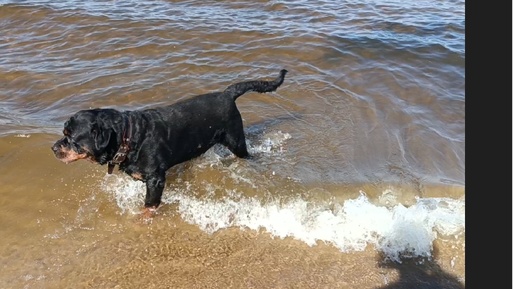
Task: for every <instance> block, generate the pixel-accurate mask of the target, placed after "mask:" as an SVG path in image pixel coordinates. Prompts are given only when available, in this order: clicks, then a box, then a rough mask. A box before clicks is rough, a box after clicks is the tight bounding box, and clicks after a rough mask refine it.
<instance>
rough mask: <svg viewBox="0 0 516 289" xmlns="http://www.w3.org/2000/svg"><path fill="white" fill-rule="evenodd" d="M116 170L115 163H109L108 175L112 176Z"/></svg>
mask: <svg viewBox="0 0 516 289" xmlns="http://www.w3.org/2000/svg"><path fill="white" fill-rule="evenodd" d="M114 168H115V165H114V164H113V163H108V165H107V173H108V174H112V173H113V169H114Z"/></svg>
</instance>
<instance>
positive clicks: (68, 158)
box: [54, 147, 88, 164]
mask: <svg viewBox="0 0 516 289" xmlns="http://www.w3.org/2000/svg"><path fill="white" fill-rule="evenodd" d="M54 154H55V156H56V158H57V159H58V160H60V161H62V162H63V163H65V164H68V163H71V162H74V161H77V160H82V159H86V158H88V154H87V153H85V152H84V153H77V152H76V151H74V150H71V149H69V148H65V147H60V148H59V149H57V150H56V151H55V152H54Z"/></svg>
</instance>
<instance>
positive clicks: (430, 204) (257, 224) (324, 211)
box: [105, 175, 465, 261]
mask: <svg viewBox="0 0 516 289" xmlns="http://www.w3.org/2000/svg"><path fill="white" fill-rule="evenodd" d="M107 179H109V181H107V182H106V186H105V188H106V189H107V190H108V191H109V192H110V193H112V194H113V196H114V198H115V199H116V202H117V204H118V206H119V207H120V209H121V212H122V213H124V212H130V213H137V212H138V210H139V209H140V208H141V206H142V202H143V197H144V194H145V186H144V185H143V183H142V182H135V181H132V180H130V179H129V178H127V177H121V176H114V175H113V176H109V177H108V178H107ZM163 202H164V203H165V204H171V203H174V204H176V205H177V210H178V213H179V214H180V215H181V217H182V218H183V219H184V220H185V221H186V222H188V223H191V224H195V225H197V226H199V228H201V229H202V230H203V231H205V232H207V233H213V232H216V231H218V230H222V229H225V228H229V227H240V228H242V229H250V230H257V231H260V230H264V231H266V232H268V233H270V234H271V236H274V237H279V238H286V237H292V238H295V239H298V240H301V241H303V242H305V243H306V244H308V245H310V246H313V245H316V244H317V243H318V242H324V243H327V244H331V245H333V246H335V247H337V248H339V249H340V250H341V251H343V252H348V251H362V250H364V249H365V247H366V246H367V245H368V244H371V245H373V246H375V247H376V248H377V249H378V250H379V251H382V252H383V253H384V254H385V255H386V256H387V257H388V258H390V259H392V260H395V261H399V260H400V257H430V256H431V252H432V243H433V241H434V240H435V239H436V238H437V237H438V236H457V235H460V234H463V233H464V231H465V204H464V201H463V200H455V199H450V198H420V199H418V200H417V201H416V203H415V204H414V205H412V206H410V207H405V206H403V205H401V204H397V205H395V206H391V207H386V206H380V205H375V204H373V202H371V200H369V199H368V198H367V196H366V195H365V194H364V193H361V194H360V195H359V196H358V197H357V198H356V199H349V200H346V201H343V202H342V203H340V204H330V203H327V204H324V203H321V204H315V205H314V204H313V203H311V202H309V201H306V200H303V199H302V198H295V199H292V200H290V201H283V202H281V201H279V200H277V201H274V200H273V201H268V202H266V203H264V202H263V200H259V199H256V198H251V197H245V196H243V195H241V194H240V193H238V192H235V191H231V192H227V196H226V197H224V198H222V199H218V200H215V199H210V198H197V197H193V196H192V195H191V194H189V190H188V187H187V188H185V189H183V190H175V191H173V192H172V191H165V193H164V198H163Z"/></svg>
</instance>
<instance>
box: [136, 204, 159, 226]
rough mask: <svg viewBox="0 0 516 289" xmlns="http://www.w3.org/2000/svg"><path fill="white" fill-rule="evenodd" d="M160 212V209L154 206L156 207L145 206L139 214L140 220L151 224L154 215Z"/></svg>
mask: <svg viewBox="0 0 516 289" xmlns="http://www.w3.org/2000/svg"><path fill="white" fill-rule="evenodd" d="M157 214H158V209H157V208H154V207H150V208H144V209H143V210H142V211H141V212H140V215H139V216H138V217H139V218H138V219H139V220H140V221H141V222H142V223H144V224H150V223H152V220H153V219H154V217H155V216H156V215H157Z"/></svg>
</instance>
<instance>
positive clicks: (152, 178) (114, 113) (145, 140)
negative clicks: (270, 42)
mask: <svg viewBox="0 0 516 289" xmlns="http://www.w3.org/2000/svg"><path fill="white" fill-rule="evenodd" d="M286 73H287V70H285V69H282V70H281V72H280V75H279V76H278V78H276V79H275V80H273V81H260V80H255V81H245V82H240V83H236V84H233V85H230V86H229V87H227V88H226V90H224V91H223V92H213V93H208V94H203V95H198V96H195V97H192V98H190V99H187V100H184V101H180V102H177V103H174V104H171V105H168V106H165V107H158V108H153V109H145V110H135V111H124V112H121V111H118V110H115V109H101V108H97V109H89V110H81V111H79V112H77V113H75V114H74V115H73V116H72V117H70V119H69V120H68V121H66V122H65V124H64V130H63V134H64V137H63V138H61V139H60V140H58V141H57V142H56V143H55V144H54V145H53V146H52V151H54V154H55V156H56V157H57V158H58V159H59V160H61V161H62V162H65V163H70V162H73V161H76V160H79V159H88V160H90V161H93V162H95V163H99V164H101V165H105V164H107V165H108V173H112V171H113V167H114V166H115V165H118V166H119V169H120V170H122V171H124V172H126V173H127V174H129V175H131V176H132V177H133V178H134V179H137V180H141V181H143V182H145V184H146V187H147V192H146V196H145V208H146V213H147V214H148V213H149V212H153V211H155V209H157V208H158V206H159V205H160V203H161V195H162V194H163V188H164V186H165V173H166V171H167V170H168V169H169V168H171V167H172V166H174V165H177V164H179V163H182V162H185V161H188V160H191V159H192V158H195V157H197V156H199V155H201V154H203V153H204V152H206V151H207V150H208V149H209V148H211V147H212V146H213V145H215V144H216V143H220V144H223V145H225V146H226V147H227V148H228V149H229V150H230V151H231V152H232V153H233V154H235V155H236V156H238V157H240V158H246V157H248V156H249V153H248V152H247V148H246V143H245V136H244V129H243V124H242V117H241V116H240V112H239V111H238V109H237V107H236V103H235V100H236V99H237V98H238V97H239V96H241V95H243V94H244V93H246V92H248V91H256V92H261V93H265V92H271V91H275V90H276V89H277V88H278V87H279V86H280V85H281V84H282V83H283V80H284V78H285V74H286Z"/></svg>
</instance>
